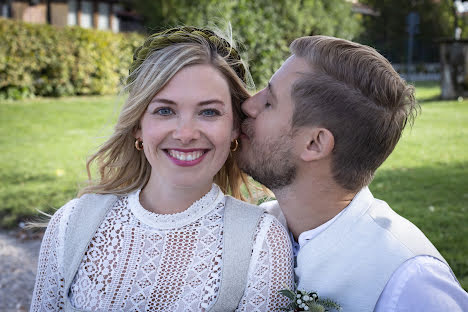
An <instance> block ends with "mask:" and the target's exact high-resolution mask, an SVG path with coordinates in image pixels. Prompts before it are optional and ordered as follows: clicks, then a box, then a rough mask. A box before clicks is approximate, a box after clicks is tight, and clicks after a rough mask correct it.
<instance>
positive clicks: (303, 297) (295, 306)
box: [280, 289, 341, 312]
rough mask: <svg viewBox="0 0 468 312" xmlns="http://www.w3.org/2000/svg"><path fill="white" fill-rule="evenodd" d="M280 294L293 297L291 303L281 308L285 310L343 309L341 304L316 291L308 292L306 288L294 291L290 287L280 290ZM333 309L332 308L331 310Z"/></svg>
mask: <svg viewBox="0 0 468 312" xmlns="http://www.w3.org/2000/svg"><path fill="white" fill-rule="evenodd" d="M280 294H282V295H283V296H286V297H288V298H289V299H291V303H290V304H289V305H288V306H286V307H284V308H281V310H283V311H290V312H296V311H310V312H328V311H332V310H337V311H341V306H340V305H339V304H338V303H336V302H335V301H333V300H331V299H329V298H319V296H318V295H317V293H316V292H314V291H313V292H307V291H304V290H296V291H292V290H290V289H283V290H280ZM330 309H331V310H330Z"/></svg>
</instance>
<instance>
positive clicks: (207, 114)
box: [200, 109, 221, 117]
mask: <svg viewBox="0 0 468 312" xmlns="http://www.w3.org/2000/svg"><path fill="white" fill-rule="evenodd" d="M200 115H202V116H205V117H214V116H219V115H221V113H220V112H219V111H218V110H216V109H204V110H202V111H201V112H200Z"/></svg>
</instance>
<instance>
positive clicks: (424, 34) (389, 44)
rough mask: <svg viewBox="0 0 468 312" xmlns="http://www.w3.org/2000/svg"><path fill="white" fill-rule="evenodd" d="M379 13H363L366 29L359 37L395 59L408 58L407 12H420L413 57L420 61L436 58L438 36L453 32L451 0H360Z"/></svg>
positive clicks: (399, 60) (400, 60) (434, 59)
mask: <svg viewBox="0 0 468 312" xmlns="http://www.w3.org/2000/svg"><path fill="white" fill-rule="evenodd" d="M361 2H362V3H364V4H367V5H369V6H370V7H372V8H373V9H374V10H375V11H377V12H379V13H380V15H379V16H364V17H363V27H364V29H365V30H364V31H363V33H362V34H361V36H360V37H359V41H360V42H362V43H364V44H368V45H371V46H374V47H375V48H376V49H377V50H379V52H381V53H382V54H384V55H385V56H386V57H387V58H389V59H390V60H391V61H394V62H404V61H406V48H407V39H408V33H407V30H406V16H407V15H408V14H409V13H410V12H416V13H418V15H419V19H420V24H419V33H418V34H417V35H416V38H415V40H416V49H415V50H414V56H413V58H414V59H415V60H419V61H429V62H437V61H438V59H439V54H438V44H437V42H436V40H437V39H439V38H442V37H452V36H453V32H454V29H453V22H451V20H452V19H453V13H452V6H453V2H452V0H441V1H434V0H410V1H408V0H391V1H390V0H361Z"/></svg>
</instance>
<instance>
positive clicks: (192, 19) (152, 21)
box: [134, 0, 360, 87]
mask: <svg viewBox="0 0 468 312" xmlns="http://www.w3.org/2000/svg"><path fill="white" fill-rule="evenodd" d="M134 3H135V8H136V9H137V10H138V11H139V12H140V13H141V14H142V15H143V17H144V18H145V24H146V26H147V27H148V29H149V30H150V32H154V31H157V30H160V29H162V28H167V27H173V26H177V25H181V24H184V25H194V26H211V24H213V23H214V24H217V25H222V24H223V23H226V22H227V21H229V22H230V23H231V25H232V29H233V33H234V39H236V40H237V41H239V42H240V43H241V44H242V46H243V47H244V50H245V52H246V54H248V58H249V63H250V68H251V73H252V77H253V79H254V81H255V82H256V83H257V86H259V87H261V86H264V85H265V84H266V82H267V81H268V79H269V78H270V77H271V75H272V74H273V73H274V71H275V70H276V69H277V68H278V67H279V66H280V65H281V63H282V62H283V61H284V59H285V58H286V57H287V55H288V54H289V49H288V47H289V44H290V43H291V42H292V40H294V39H295V38H297V37H300V36H305V35H312V34H323V35H330V36H338V37H342V38H346V39H353V38H354V37H355V36H356V35H357V34H358V33H359V31H360V22H359V20H358V18H357V16H356V15H354V14H353V13H352V12H351V4H350V3H349V2H348V1H345V0H302V1H288V0H277V1H271V0H257V1H250V0H236V1H230V0H199V1H189V0H182V1H180V0H179V1H176V0H154V1H146V0H135V2H134Z"/></svg>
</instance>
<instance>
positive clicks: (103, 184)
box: [78, 27, 251, 199]
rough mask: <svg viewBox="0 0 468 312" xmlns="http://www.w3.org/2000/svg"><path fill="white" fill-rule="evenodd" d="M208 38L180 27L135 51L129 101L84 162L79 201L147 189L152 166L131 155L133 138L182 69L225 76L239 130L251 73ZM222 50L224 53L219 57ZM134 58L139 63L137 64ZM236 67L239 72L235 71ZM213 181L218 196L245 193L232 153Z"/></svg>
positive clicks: (230, 52) (140, 155)
mask: <svg viewBox="0 0 468 312" xmlns="http://www.w3.org/2000/svg"><path fill="white" fill-rule="evenodd" d="M210 34H211V33H208V36H207V32H206V31H204V30H201V31H200V30H197V29H195V31H194V28H188V27H183V28H179V29H177V31H176V32H175V33H174V32H173V33H172V35H171V34H169V35H170V36H169V37H168V34H167V31H166V32H165V33H164V36H161V35H159V34H156V35H153V36H151V37H149V38H148V39H147V40H146V42H145V44H144V45H143V46H142V47H141V48H140V49H139V50H137V51H136V53H135V56H134V64H132V67H133V68H131V69H130V71H131V73H130V76H129V79H128V80H127V85H126V87H125V88H126V91H128V98H127V100H126V102H125V104H124V105H123V107H122V110H121V112H120V115H119V118H118V121H117V124H116V125H115V129H114V132H113V134H112V135H111V136H110V137H109V139H108V140H107V141H106V142H104V143H103V144H102V145H101V146H100V147H99V149H98V151H97V152H96V153H95V154H93V155H92V156H91V157H90V158H89V159H88V161H87V164H86V169H87V172H88V178H89V181H88V182H89V185H88V186H86V187H84V188H83V189H82V190H81V191H80V192H79V194H78V196H81V195H83V194H86V193H98V194H116V195H119V194H127V193H129V192H132V191H134V190H136V189H140V188H143V187H144V186H145V185H146V183H147V182H148V180H149V177H150V174H151V166H150V164H149V162H148V160H147V159H146V157H145V154H144V153H143V152H141V151H138V150H136V148H135V145H134V144H135V137H134V133H135V131H136V130H137V129H138V127H139V123H140V119H141V117H142V115H143V113H144V112H145V110H146V109H147V106H148V105H149V103H150V101H151V99H152V98H153V97H154V96H155V95H156V94H157V93H158V92H159V91H160V90H161V89H162V88H163V87H164V86H165V85H166V84H167V83H168V81H169V80H170V79H171V78H172V77H173V76H174V75H175V74H176V73H177V72H178V71H179V70H181V69H182V68H184V67H186V66H190V65H195V64H208V65H211V66H213V67H214V68H216V69H217V70H218V71H219V72H220V73H221V74H222V75H223V76H224V78H225V79H226V80H227V82H228V85H229V89H230V94H231V99H232V109H233V115H234V123H235V125H234V126H235V127H239V126H240V122H241V119H242V111H241V104H242V102H243V101H245V100H246V99H248V98H249V96H250V95H249V92H248V90H247V84H249V83H250V81H251V78H250V74H249V72H248V70H247V69H246V66H245V64H244V63H243V61H242V60H241V59H240V57H238V56H237V57H233V54H234V53H235V54H237V51H235V50H234V49H233V48H232V46H231V47H226V42H227V41H225V40H224V39H221V38H220V37H217V36H216V37H215V36H209V35H210ZM212 34H214V33H212ZM223 40H224V41H223ZM221 43H223V44H222V45H221ZM220 45H221V46H220ZM229 45H232V44H229ZM145 49H146V50H145ZM152 49H153V50H152ZM226 50H227V51H228V52H227V53H224V52H223V51H226ZM223 54H224V55H223ZM138 58H140V62H141V63H138V61H139V60H138ZM136 62H137V66H136V67H135V63H136ZM239 68H241V69H242V71H239ZM239 72H242V75H243V76H244V77H243V79H241V78H240V77H239ZM242 75H241V76H242ZM245 78H249V79H245ZM93 166H97V170H98V173H99V178H98V179H97V180H93V179H92V174H91V173H92V167H93ZM214 182H215V183H216V184H218V185H219V187H220V188H221V189H222V191H223V192H225V193H229V194H231V195H232V196H233V197H236V198H239V199H244V197H243V196H242V192H241V186H242V184H245V186H246V188H247V192H249V194H250V190H249V187H248V183H247V179H246V175H245V174H243V173H242V171H241V170H240V169H239V167H238V165H237V161H236V152H231V153H230V154H229V156H228V159H227V160H226V162H225V164H224V165H223V167H222V168H221V169H220V171H219V172H218V173H217V174H216V176H215V177H214Z"/></svg>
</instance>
